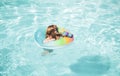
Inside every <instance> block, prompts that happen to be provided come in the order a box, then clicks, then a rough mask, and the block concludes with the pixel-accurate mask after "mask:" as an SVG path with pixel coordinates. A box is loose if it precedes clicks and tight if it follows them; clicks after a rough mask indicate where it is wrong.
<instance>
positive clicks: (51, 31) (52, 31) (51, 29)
mask: <svg viewBox="0 0 120 76" xmlns="http://www.w3.org/2000/svg"><path fill="white" fill-rule="evenodd" d="M48 36H51V37H52V38H54V39H55V40H56V39H57V37H60V36H62V34H60V33H59V32H58V27H57V26H56V25H50V26H48V28H47V31H46V38H48Z"/></svg>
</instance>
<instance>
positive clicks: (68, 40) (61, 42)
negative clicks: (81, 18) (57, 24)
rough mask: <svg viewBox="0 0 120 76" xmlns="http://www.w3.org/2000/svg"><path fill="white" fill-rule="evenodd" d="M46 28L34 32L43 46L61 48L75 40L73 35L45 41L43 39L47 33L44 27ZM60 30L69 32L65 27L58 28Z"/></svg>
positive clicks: (36, 39)
mask: <svg viewBox="0 0 120 76" xmlns="http://www.w3.org/2000/svg"><path fill="white" fill-rule="evenodd" d="M44 28H45V27H44ZM44 28H40V29H38V30H37V31H36V32H35V34H34V37H35V41H36V42H37V43H38V44H39V46H40V47H41V48H44V49H56V48H60V47H62V46H64V45H66V44H69V43H71V42H72V41H73V40H74V37H73V36H72V37H68V36H64V37H61V38H60V39H59V40H55V41H50V42H48V43H43V41H44V39H45V33H46V29H44ZM58 31H59V32H60V33H64V32H67V31H66V30H65V29H64V28H58ZM67 35H68V34H67Z"/></svg>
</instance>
